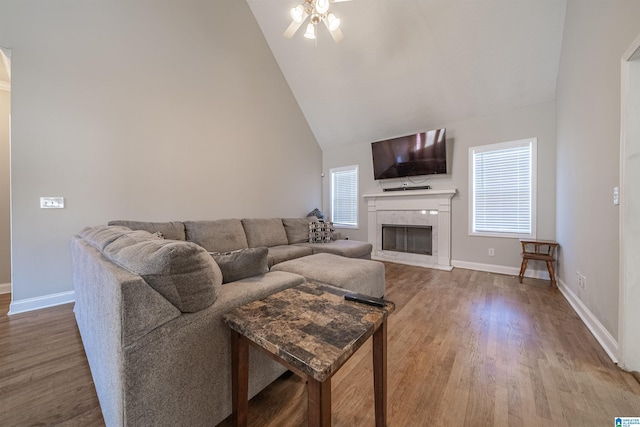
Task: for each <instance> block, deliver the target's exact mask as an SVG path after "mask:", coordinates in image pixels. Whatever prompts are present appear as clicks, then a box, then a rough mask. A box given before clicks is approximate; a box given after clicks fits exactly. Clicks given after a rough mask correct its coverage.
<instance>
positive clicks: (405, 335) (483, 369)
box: [0, 264, 640, 427]
mask: <svg viewBox="0 0 640 427" xmlns="http://www.w3.org/2000/svg"><path fill="white" fill-rule="evenodd" d="M386 273H387V298H388V299H390V300H392V301H394V302H395V303H396V312H395V313H393V314H392V315H391V317H390V319H389V330H388V339H389V346H388V390H389V401H388V425H389V426H432V425H448V426H474V427H475V426H511V425H514V426H515V425H517V426H546V425H549V426H551V425H553V426H555V425H568V426H608V425H613V419H614V417H616V416H640V385H639V384H638V383H637V382H636V380H635V379H634V378H633V376H632V375H631V374H629V373H626V372H624V371H622V370H620V369H618V367H617V366H616V365H615V364H613V363H612V362H611V361H610V360H609V358H608V356H607V355H606V353H605V352H604V351H603V350H602V349H601V347H600V346H599V345H598V343H597V342H596V341H595V339H594V338H593V336H592V335H591V334H590V332H589V331H588V330H587V328H586V327H585V326H584V324H583V323H582V321H581V320H580V319H579V318H578V316H577V315H576V314H575V313H574V312H573V310H572V308H571V307H570V306H569V304H568V303H567V302H566V300H565V299H564V298H563V297H562V295H561V294H560V293H559V292H557V291H553V290H551V288H550V287H549V284H548V282H546V281H539V280H533V279H525V280H524V283H523V284H519V283H518V278H517V277H512V276H502V275H495V274H489V273H482V272H476V271H471V270H462V269H455V270H454V271H453V272H451V273H448V272H442V271H438V270H429V269H423V268H419V267H410V266H404V265H398V264H386ZM8 305H9V300H8V297H7V296H6V295H0V313H6V311H7V308H8ZM371 357H372V356H371V342H368V343H367V344H365V346H364V347H363V348H361V349H360V351H358V352H357V353H356V354H355V355H354V356H353V357H352V358H351V359H350V360H349V361H348V362H347V363H346V364H345V366H344V367H343V368H342V369H341V370H340V371H339V372H338V373H337V374H336V375H335V376H334V377H333V379H332V391H333V395H332V401H333V408H332V420H333V425H334V426H372V425H374V417H373V416H374V410H373V408H374V406H373V379H372V372H371V370H372V360H371ZM306 416H307V415H306V390H305V384H304V383H303V382H302V381H301V380H299V379H298V377H296V376H295V375H289V376H284V377H282V378H280V379H279V380H277V381H276V382H274V383H273V384H271V385H270V386H269V387H268V388H267V389H265V390H264V391H263V392H262V393H260V394H259V395H258V396H256V397H255V398H254V399H252V400H251V402H250V403H249V425H253V426H274V427H275V426H300V425H306ZM0 425H2V426H35V425H38V426H45V425H46V426H50V425H64V426H94V425H96V426H99V425H103V422H102V418H101V413H100V409H99V406H98V401H97V398H96V394H95V389H94V387H93V382H92V380H91V375H90V373H89V368H88V365H87V362H86V358H85V356H84V351H83V349H82V343H81V341H80V336H79V334H78V330H77V327H76V325H75V320H74V317H73V313H72V306H71V305H65V306H60V307H56V308H51V309H45V310H40V311H37V312H33V313H26V314H22V315H15V316H12V317H11V318H8V317H7V316H6V315H2V316H1V317H0ZM230 425H231V423H230V421H229V420H225V421H224V422H223V423H221V424H220V427H226V426H230Z"/></svg>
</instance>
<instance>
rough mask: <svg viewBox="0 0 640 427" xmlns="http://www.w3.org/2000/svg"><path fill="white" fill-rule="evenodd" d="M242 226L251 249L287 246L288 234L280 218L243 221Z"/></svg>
mask: <svg viewBox="0 0 640 427" xmlns="http://www.w3.org/2000/svg"><path fill="white" fill-rule="evenodd" d="M242 226H243V227H244V232H245V234H246V235H247V243H248V244H249V247H250V248H258V247H260V246H266V247H270V246H278V245H287V244H289V241H288V240H287V232H286V231H285V230H284V225H282V219H280V218H250V219H243V220H242Z"/></svg>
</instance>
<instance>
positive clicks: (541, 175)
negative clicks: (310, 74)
mask: <svg viewBox="0 0 640 427" xmlns="http://www.w3.org/2000/svg"><path fill="white" fill-rule="evenodd" d="M555 114H556V111H555V103H554V102H549V103H544V104H539V105H534V106H530V107H525V108H520V109H516V110H511V111H507V112H502V113H496V114H492V115H489V116H484V117H479V118H474V119H470V120H465V121H460V122H454V123H443V124H442V125H441V126H438V127H446V128H447V169H448V174H447V175H444V176H443V175H433V176H431V177H429V178H428V179H427V180H426V181H424V182H422V181H423V180H424V177H414V178H415V179H414V178H412V181H414V182H415V184H413V183H410V185H431V187H432V188H434V189H451V188H455V189H457V190H458V193H457V194H456V195H455V196H454V197H453V199H452V201H451V221H452V222H451V229H452V236H451V255H452V261H453V262H454V265H457V266H459V267H463V268H474V269H480V270H488V271H496V272H504V273H510V274H513V272H514V270H515V274H517V273H518V270H519V268H520V262H521V258H520V252H521V247H520V243H519V241H518V239H513V238H495V237H478V236H470V235H469V222H468V221H469V173H468V163H469V162H468V159H469V147H473V146H477V145H487V144H493V143H497V142H505V141H513V140H518V139H524V138H529V137H537V138H538V209H537V210H538V214H537V234H538V238H541V239H553V238H555V233H556V229H555V208H556V207H555V204H556V194H555V173H556V140H555V130H556V124H555ZM420 130H426V129H407V134H409V133H411V132H417V131H420ZM371 142H372V141H363V142H362V143H361V144H357V145H354V146H350V147H345V148H341V149H334V150H325V151H324V152H323V172H324V174H325V176H324V178H323V180H324V181H323V195H324V201H325V203H324V205H323V210H324V212H325V214H327V215H329V213H330V206H329V204H330V174H329V169H331V168H334V167H340V166H348V165H355V164H357V165H359V174H360V176H359V186H360V204H359V206H358V209H359V212H358V222H359V226H360V227H359V229H357V230H347V229H342V230H338V231H340V232H341V233H342V234H343V235H346V236H349V237H350V238H353V239H358V240H364V241H366V240H367V226H368V224H367V204H366V202H365V200H364V199H363V197H362V195H363V194H365V193H379V192H382V187H381V182H380V181H375V180H374V179H373V165H372V160H371ZM382 185H384V186H385V187H393V186H399V185H400V184H399V183H398V182H395V185H394V181H393V180H385V181H384V184H382ZM488 248H494V249H495V256H493V257H490V256H489V255H488ZM531 267H532V268H531V269H530V270H534V269H536V270H540V269H542V270H546V269H545V267H544V265H543V264H542V263H541V264H540V265H536V263H531ZM530 270H527V273H530V272H531V271H530ZM544 274H546V273H544ZM545 277H548V275H546V276H545Z"/></svg>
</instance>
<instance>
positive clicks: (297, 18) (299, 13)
mask: <svg viewBox="0 0 640 427" xmlns="http://www.w3.org/2000/svg"><path fill="white" fill-rule="evenodd" d="M291 19H293V22H295V23H297V24H299V23H301V22H302V20H303V19H304V7H302V5H301V4H299V5H297V6H296V7H294V8H292V9H291Z"/></svg>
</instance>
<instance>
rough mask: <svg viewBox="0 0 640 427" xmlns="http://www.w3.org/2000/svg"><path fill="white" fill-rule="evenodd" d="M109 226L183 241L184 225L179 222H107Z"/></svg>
mask: <svg viewBox="0 0 640 427" xmlns="http://www.w3.org/2000/svg"><path fill="white" fill-rule="evenodd" d="M109 225H119V226H123V227H128V228H130V229H132V230H144V231H148V232H149V233H161V234H162V235H163V236H164V238H165V239H169V240H185V234H184V224H183V223H182V222H180V221H171V222H148V221H126V220H116V221H109Z"/></svg>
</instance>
